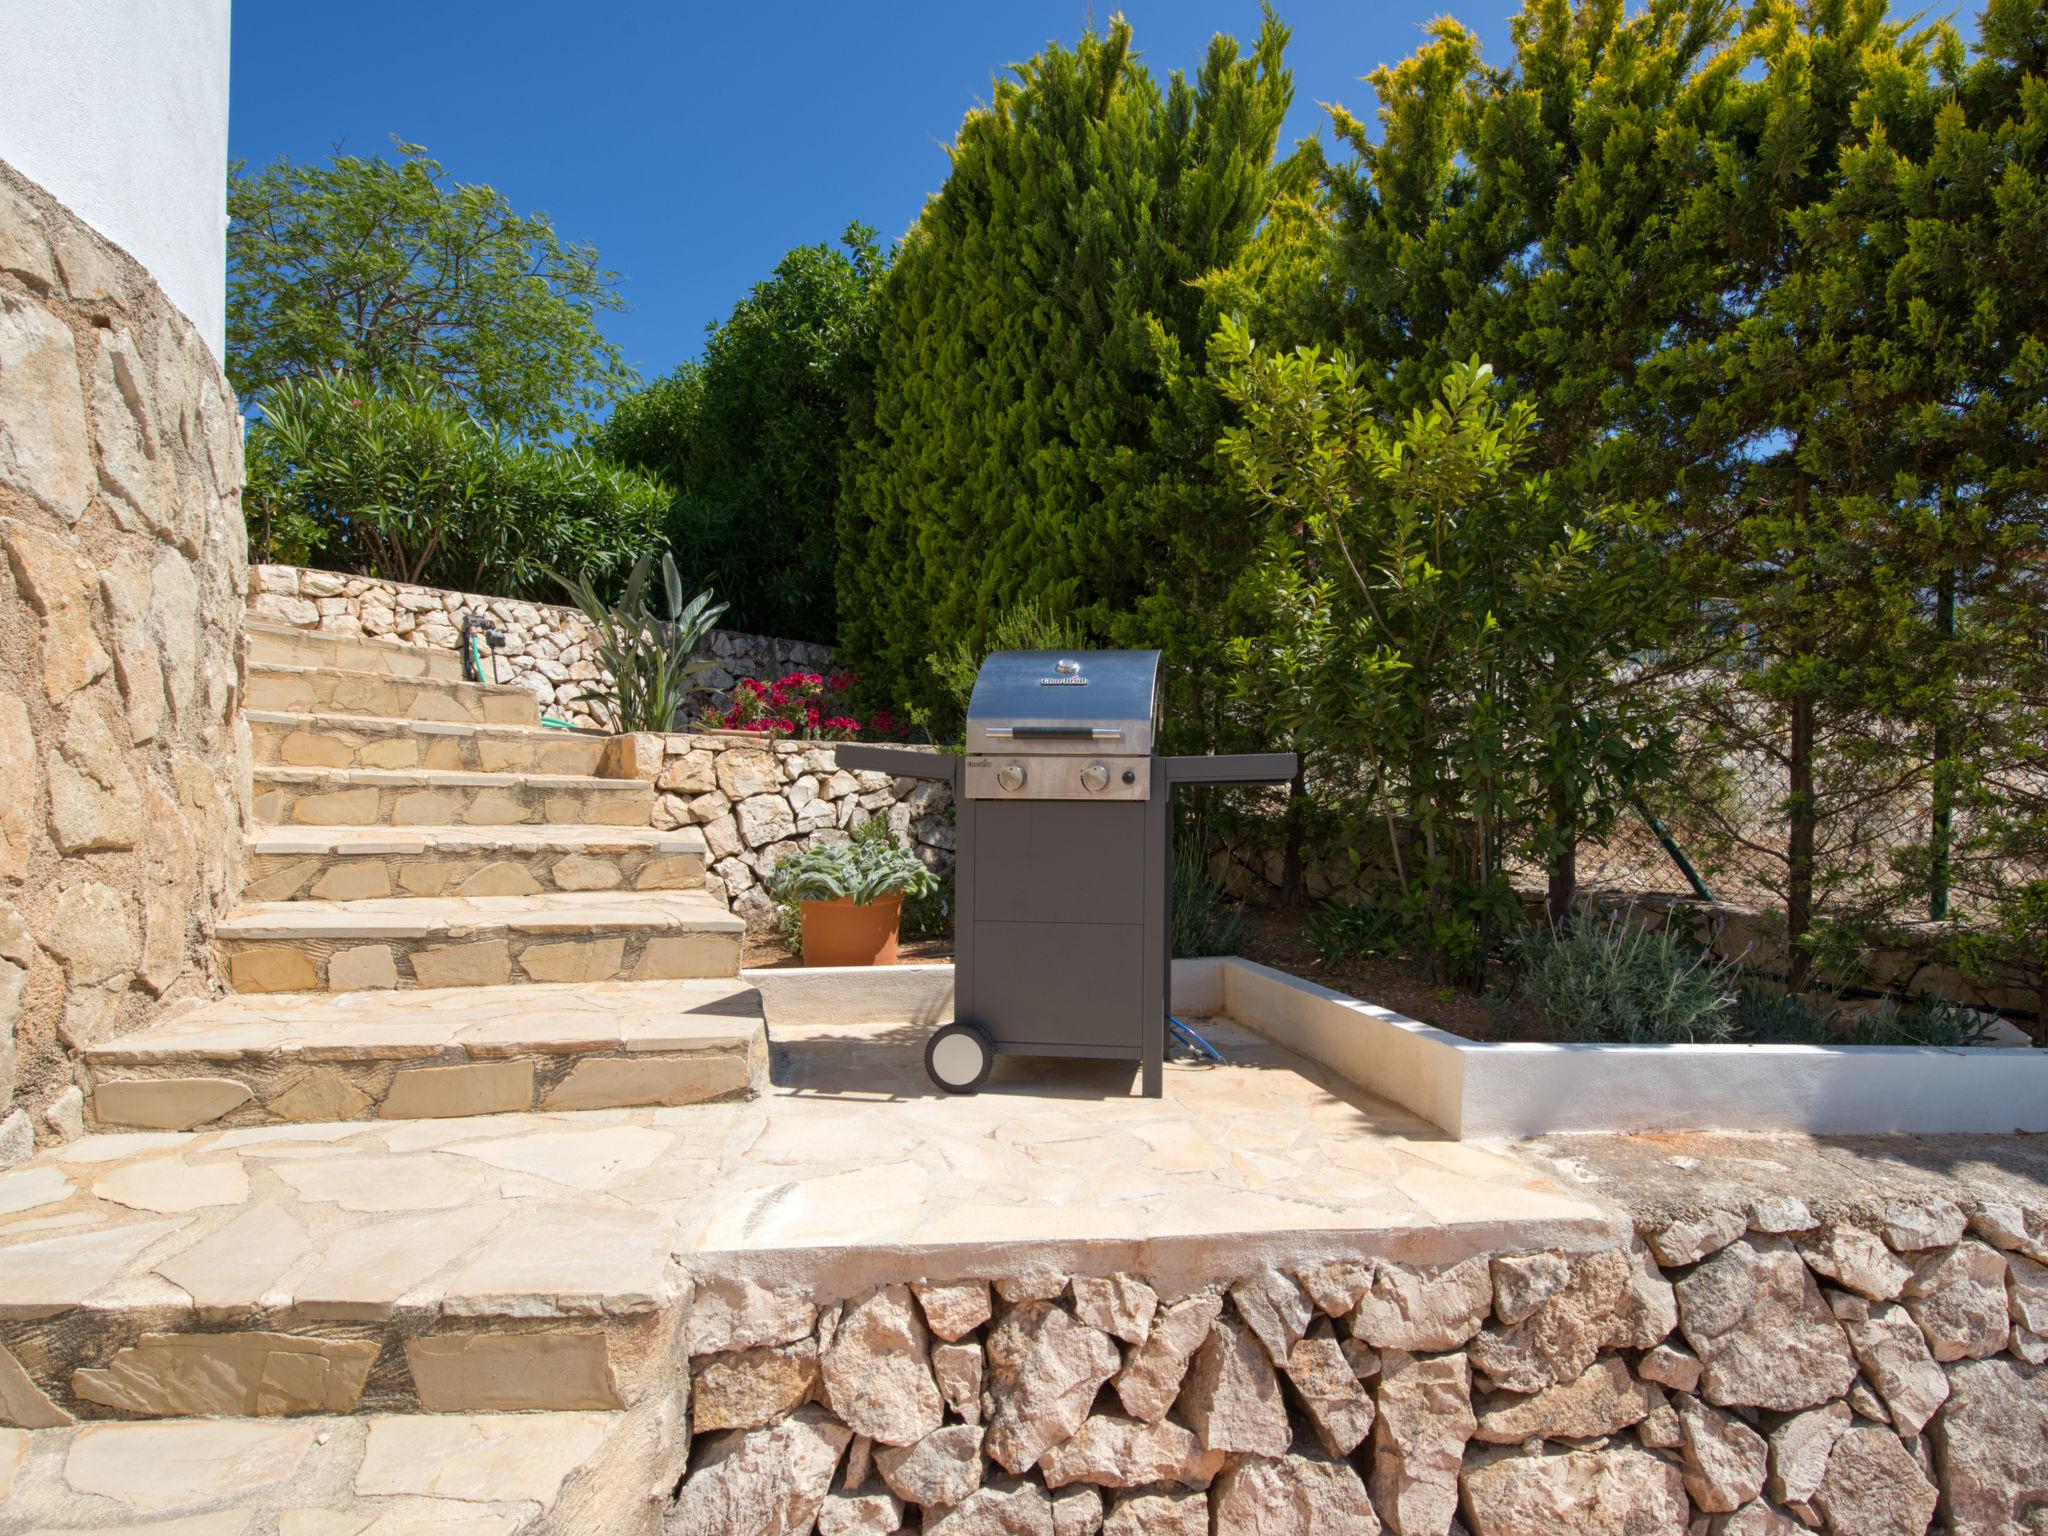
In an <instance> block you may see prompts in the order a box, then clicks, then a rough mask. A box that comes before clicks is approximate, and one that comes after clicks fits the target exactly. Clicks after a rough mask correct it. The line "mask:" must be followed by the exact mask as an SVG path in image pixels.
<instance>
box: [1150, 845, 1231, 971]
mask: <svg viewBox="0 0 2048 1536" xmlns="http://www.w3.org/2000/svg"><path fill="white" fill-rule="evenodd" d="M1243 927H1244V912H1243V910H1242V909H1241V908H1239V907H1238V906H1237V905H1236V904H1234V903H1233V902H1232V901H1231V900H1230V898H1229V897H1228V896H1227V895H1226V894H1225V893H1224V890H1223V887H1222V886H1220V885H1218V884H1217V883H1216V881H1215V880H1213V879H1212V878H1210V875H1209V866H1208V865H1207V864H1206V863H1205V862H1204V861H1203V858H1202V850H1201V848H1200V847H1199V846H1196V844H1195V843H1194V841H1193V840H1192V839H1191V840H1189V841H1188V842H1185V843H1183V844H1182V845H1181V846H1180V847H1179V848H1178V849H1176V850H1175V851H1174V856H1173V932H1172V933H1171V934H1170V935H1169V937H1170V938H1171V940H1172V943H1173V953H1174V955H1175V956H1176V957H1177V958H1180V959H1187V958H1189V957H1191V956H1194V955H1227V954H1230V953H1231V952H1232V951H1233V950H1235V949H1236V948H1237V935H1238V931H1239V930H1240V929H1241V928H1243Z"/></svg>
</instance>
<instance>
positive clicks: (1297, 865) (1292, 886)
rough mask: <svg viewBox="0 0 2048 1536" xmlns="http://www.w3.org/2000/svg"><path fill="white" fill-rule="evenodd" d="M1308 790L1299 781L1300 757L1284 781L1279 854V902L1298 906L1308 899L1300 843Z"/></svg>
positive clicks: (1283, 904) (1300, 774) (1300, 770)
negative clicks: (1283, 837)
mask: <svg viewBox="0 0 2048 1536" xmlns="http://www.w3.org/2000/svg"><path fill="white" fill-rule="evenodd" d="M1307 810H1308V790H1307V788H1306V787H1305V786H1304V785H1303V783H1302V768H1301V759H1300V758H1299V757H1296V759H1295V766H1294V777H1293V778H1292V779H1290V780H1289V781H1288V783H1287V822H1286V828H1287V841H1286V845H1285V848H1284V850H1283V852H1282V853H1281V855H1280V904H1281V905H1282V906H1284V907H1298V906H1300V905H1301V904H1302V902H1304V901H1305V900H1307V899H1308V878H1307V874H1306V872H1305V871H1304V870H1303V868H1302V858H1301V845H1302V840H1303V838H1304V837H1305V836H1306V835H1307V825H1306V823H1307V820H1308V818H1307V816H1306V814H1305V813H1306V812H1307Z"/></svg>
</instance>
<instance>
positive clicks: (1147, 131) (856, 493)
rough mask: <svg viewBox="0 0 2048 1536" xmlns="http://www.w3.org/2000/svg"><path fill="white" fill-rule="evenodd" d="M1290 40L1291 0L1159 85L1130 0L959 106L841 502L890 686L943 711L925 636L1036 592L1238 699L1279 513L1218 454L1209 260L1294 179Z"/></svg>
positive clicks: (864, 633)
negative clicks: (1134, 27)
mask: <svg viewBox="0 0 2048 1536" xmlns="http://www.w3.org/2000/svg"><path fill="white" fill-rule="evenodd" d="M1285 42H1286V31H1285V29H1284V28H1283V27H1281V26H1280V24H1279V23H1278V22H1277V21H1276V20H1274V19H1273V18H1272V16H1271V15H1270V14H1269V15H1268V16H1267V18H1266V21H1265V24H1264V26H1263V27H1262V29H1261V32H1260V35H1259V39H1258V43H1257V45H1256V46H1255V47H1254V48H1253V49H1252V50H1251V52H1250V53H1249V54H1248V55H1244V56H1241V55H1240V54H1239V51H1238V48H1237V46H1236V44H1234V43H1233V42H1231V41H1230V40H1229V39H1227V38H1222V37H1218V38H1216V39H1215V40H1214V41H1213V42H1212V43H1211V45H1210V48H1209V52H1208V55H1207V57H1206V59H1205V60H1204V62H1203V65H1202V67H1201V69H1200V70H1199V72H1198V73H1197V75H1196V76H1195V78H1194V80H1193V81H1188V80H1185V79H1183V78H1181V77H1180V76H1178V75H1176V76H1174V77H1173V78H1172V79H1171V80H1170V81H1168V83H1167V85H1166V87H1165V89H1164V90H1162V89H1161V88H1160V87H1159V85H1158V84H1157V83H1155V81H1154V80H1153V78H1152V77H1151V75H1150V74H1148V73H1147V72H1146V71H1145V70H1144V68H1143V67H1142V66H1140V65H1139V64H1138V62H1137V60H1136V58H1135V57H1134V55H1133V53H1132V47H1131V29H1130V27H1129V26H1128V25H1127V24H1126V23H1125V22H1124V21H1123V20H1122V18H1121V17H1118V18H1115V19H1114V20H1112V22H1111V23H1110V26H1109V28H1108V30H1107V31H1106V32H1105V33H1100V34H1098V33H1093V32H1091V33H1089V34H1088V35H1086V36H1084V37H1083V38H1082V39H1081V41H1080V43H1079V44H1078V45H1077V46H1076V47H1075V48H1073V49H1072V50H1069V49H1066V48H1063V47H1059V46H1052V47H1049V48H1047V49H1046V50H1045V51H1044V52H1043V53H1041V54H1039V55H1038V56H1037V57H1036V58H1034V59H1032V60H1031V61H1030V62H1028V63H1026V64H1023V65H1020V66H1018V67H1017V69H1016V71H1015V76H1014V78H1012V79H1007V80H1001V81H998V82H997V83H996V85H995V88H994V91H993V95H992V99H991V102H990V104H989V106H988V107H987V108H985V109H980V110H976V111H974V112H972V113H970V114H969V115H968V116H967V119H966V121H965V122H964V123H963V124H962V125H961V128H960V131H959V134H958V135H957V137H956V138H955V140H954V143H953V146H952V167H951V170H950V172H949V174H948V176H947V178H946V182H945V185H944V186H943V187H942V188H941V189H940V191H939V192H938V194H937V195H936V196H935V197H933V198H932V200H931V201H930V202H929V203H928V204H927V205H926V207H925V209H924V211H923V213H922V215H921V216H920V217H919V219H918V221H917V223H916V225H915V226H914V227H913V228H912V229H911V231H910V233H909V234H908V235H907V236H906V237H905V240H904V243H903V246H902V248H901V250H900V252H899V253H898V255H897V258H896V262H895V264H894V266H893V267H892V269H891V271H890V273H889V276H888V278H887V279H886V281H885V282H884V283H883V284H882V287H881V293H880V299H879V309H880V313H879V316H878V335H877V349H878V357H879V362H878V368H877V373H876V377H875V382H874V408H873V411H872V416H871V420H870V423H869V424H868V425H867V426H866V427H865V428H864V429H863V432H862V435H861V436H860V438H859V439H858V440H857V441H856V443H855V444H854V445H853V448H852V451H851V453H850V456H849V462H848V471H847V486H846V491H845V494H844V495H843V497H842V499H841V503H840V525H839V546H840V564H839V574H838V589H839V612H840V640H841V645H842V648H843V650H844V651H845V653H846V654H847V655H848V657H849V660H850V661H851V662H852V663H853V665H855V666H856V667H857V668H858V669H859V670H860V672H861V674H862V677H863V683H864V686H866V687H867V688H869V689H870V690H871V691H872V692H873V693H874V694H875V695H878V696H880V697H883V698H886V699H889V700H892V701H897V702H904V703H909V704H912V705H917V706H921V707H924V708H926V709H930V710H934V711H943V710H944V709H945V708H946V707H947V704H948V701H947V700H946V698H945V697H944V690H943V687H942V685H941V684H940V683H939V681H938V680H937V679H935V678H933V677H932V676H931V675H930V673H929V672H928V671H927V669H926V667H925V658H926V657H927V656H929V655H932V654H935V653H936V654H940V655H950V654H952V653H953V652H954V650H955V648H956V647H957V646H959V645H963V644H964V645H965V646H967V648H968V649H969V650H973V649H976V648H978V647H980V646H982V643H983V641H984V639H985V637H986V635H987V631H988V626H989V624H990V623H991V621H992V620H993V618H994V617H995V616H996V615H997V614H999V613H1002V612H1004V611H1005V610H1008V609H1010V608H1013V607H1014V606H1016V605H1018V604H1020V603H1037V604H1041V605H1043V606H1044V607H1045V608H1047V609H1048V610H1050V611H1053V612H1057V613H1062V614H1068V615H1071V616H1072V618H1073V619H1074V620H1075V621H1076V622H1077V623H1078V624H1080V625H1081V627H1082V629H1083V631H1084V632H1085V633H1087V634H1088V635H1090V636H1091V637H1092V638H1095V639H1097V640H1098V641H1107V642H1111V643H1116V644H1125V645H1134V644H1158V645H1161V646H1163V647H1164V648H1165V650H1166V651H1167V653H1168V660H1169V668H1170V682H1171V686H1172V688H1173V690H1174V693H1173V696H1172V709H1171V717H1172V718H1173V720H1174V721H1175V723H1176V726H1177V728H1178V729H1180V730H1183V731H1190V732H1197V733H1203V734H1206V733H1208V732H1209V731H1210V730H1211V726H1210V724H1209V722H1210V721H1211V720H1212V719H1216V718H1220V716H1221V713H1222V710H1221V702H1222V701H1221V690H1220V688H1218V687H1217V686H1216V683H1217V679H1216V675H1215V671H1214V668H1215V667H1216V666H1217V665H1218V664H1220V660H1221V657H1220V648H1221V638H1220V636H1219V633H1218V631H1219V628H1220V627H1222V624H1223V622H1224V621H1223V620H1222V617H1221V616H1222V614H1223V612H1224V609H1225V607H1226V605H1227V603H1228V601H1229V597H1230V593H1231V590H1232V588H1233V587H1234V585H1235V582H1236V580H1237V578H1238V576H1239V574H1240V573H1241V571H1242V569H1243V565H1244V562H1245V560H1246V559H1247V558H1248V557H1249V555H1250V553H1251V551H1252V549H1253V548H1254V547H1255V545H1256V541H1257V532H1258V530H1257V526H1256V523H1255V522H1253V521H1252V520H1249V519H1247V518H1246V516H1245V513H1244V507H1243V502H1242V498H1241V496H1240V495H1239V494H1238V493H1237V492H1235V491H1233V490H1232V489H1230V488H1229V487H1228V486H1227V485H1225V483H1224V481H1223V477H1222V476H1221V474H1220V473H1219V471H1218V466H1217V463H1216V460H1215V441H1216V432H1217V428H1218V427H1219V426H1220V425H1221V418H1220V414H1219V407H1218V405H1217V401H1216V396H1215V391H1214V388H1213V386H1211V385H1209V384H1208V383H1207V381H1206V379H1205V376H1204V365H1205V358H1206V345H1207V338H1208V335H1209V333H1210V331H1211V330H1213V328H1214V325H1215V320H1216V313H1215V310H1214V308H1213V300H1212V299H1211V298H1210V296H1209V294H1208V293H1207V292H1206V291H1205V288H1204V286H1203V284H1204V280H1205V279H1207V278H1209V277H1211V276H1213V275H1215V274H1217V273H1219V272H1221V271H1222V270H1224V269H1226V268H1227V267H1228V266H1229V264H1230V263H1231V262H1232V261H1233V260H1234V259H1235V258H1236V257H1237V256H1238V255H1239V254H1240V253H1241V252H1242V251H1243V250H1244V248H1245V247H1246V245H1247V243H1248V242H1249V241H1250V240H1251V239H1252V237H1253V235H1254V233H1255V231H1256V230H1257V229H1258V227H1259V223H1260V220H1261V218H1262V217H1263V216H1264V214H1265V212H1266V210H1267V208H1268V205H1269V203H1270V201H1271V197H1272V193H1273V191H1274V189H1275V186H1276V178H1277V173H1276V171H1275V169H1274V167H1273V164H1272V160H1273V149H1274V144H1275V141H1276V139H1277V135H1278V132H1279V127H1280V122H1281V120H1282V118H1283V117H1284V116H1285V114H1286V111H1287V107H1288V104H1289V102H1290V100H1291V98H1292V84H1291V80H1290V77H1289V76H1288V74H1287V73H1286V71H1285V70H1284V69H1283V68H1282V51H1283V48H1284V46H1285ZM1205 656H1206V657H1208V658H1212V659H1208V660H1205Z"/></svg>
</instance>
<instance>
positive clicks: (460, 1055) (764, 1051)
mask: <svg viewBox="0 0 2048 1536" xmlns="http://www.w3.org/2000/svg"><path fill="white" fill-rule="evenodd" d="M85 1063H86V1070H87V1073H88V1082H87V1085H86V1086H87V1095H86V1108H87V1114H88V1120H89V1123H91V1125H92V1126H93V1128H95V1129H98V1130H164V1129H167V1128H168V1129H176V1130H190V1129H193V1128H195V1127H196V1126H198V1125H201V1124H204V1125H205V1126H207V1127H208V1128H210V1129H211V1128H220V1127H228V1126H254V1125H280V1124H288V1123H294V1122H305V1121H340V1120H379V1119H381V1120H419V1119H438V1118H443V1117H447V1116H452V1115H476V1114H507V1113H512V1112H516V1111H521V1110H545V1111H559V1110H572V1109H619V1108H625V1107H628V1106H635V1105H649V1104H654V1105H664V1106H674V1105H679V1104H698V1103H704V1102H707V1101H710V1100H714V1099H740V1098H752V1097H754V1096H756V1095H757V1094H758V1093H759V1092H760V1090H761V1088H762V1086H763V1085H764V1084H765V1082H766V1078H767V1068H768V1033H767V1029H766V1026H765V1024H764V1023H763V1013H762V1007H761V994H760V993H759V992H758V991H756V990H755V989H754V988H753V987H752V986H750V985H748V984H747V983H745V982H742V981H731V980H709V981H648V982H628V981H601V982H592V983H588V984H575V983H569V984H552V985H540V984H536V985H527V986H492V987H446V988H433V989H425V990H416V991H411V992H404V993H399V992H350V993H344V994H341V995H334V994H329V993H284V994H276V995H271V996H243V997H227V998H222V999H220V1000H218V1001H216V1002H212V1003H209V1004H207V1005H206V1006H205V1007H203V1008H200V1009H198V1010H196V1011H194V1012H191V1013H186V1014H180V1015H178V1016H177V1017H175V1018H171V1019H166V1020H163V1021H160V1022H158V1023H156V1024H153V1025H151V1026H150V1027H149V1028H147V1029H144V1030H139V1031H137V1032H136V1033H135V1034H132V1035H125V1036H123V1037H122V1038H120V1039H119V1040H114V1041H109V1042H107V1043H105V1044H103V1045H97V1046H92V1047H90V1048H88V1049H87V1050H86V1052H85ZM222 1105H226V1106H227V1107H226V1108H220V1106H222ZM195 1117H203V1118H195Z"/></svg>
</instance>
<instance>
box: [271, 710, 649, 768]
mask: <svg viewBox="0 0 2048 1536" xmlns="http://www.w3.org/2000/svg"><path fill="white" fill-rule="evenodd" d="M244 718H245V719H247V720H248V722H249V742H250V747H251V749H252V751H253V753H254V755H255V759H256V761H257V762H259V763H275V764H278V765H279V766H281V767H286V768H435V769H441V770H443V771H446V772H450V773H579V774H597V773H600V772H601V771H602V770H603V768H604V765H605V757H606V753H607V751H608V749H609V748H610V746H611V741H612V738H611V737H610V736H608V735H605V734H604V733H603V732H600V731H567V730H558V729H556V728H554V727H552V726H531V725H472V724H469V723H467V722H461V723H458V722H455V721H449V720H374V719H368V718H365V717H362V716H354V715H295V714H289V713H284V712H279V711H273V710H249V711H245V712H244Z"/></svg>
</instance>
